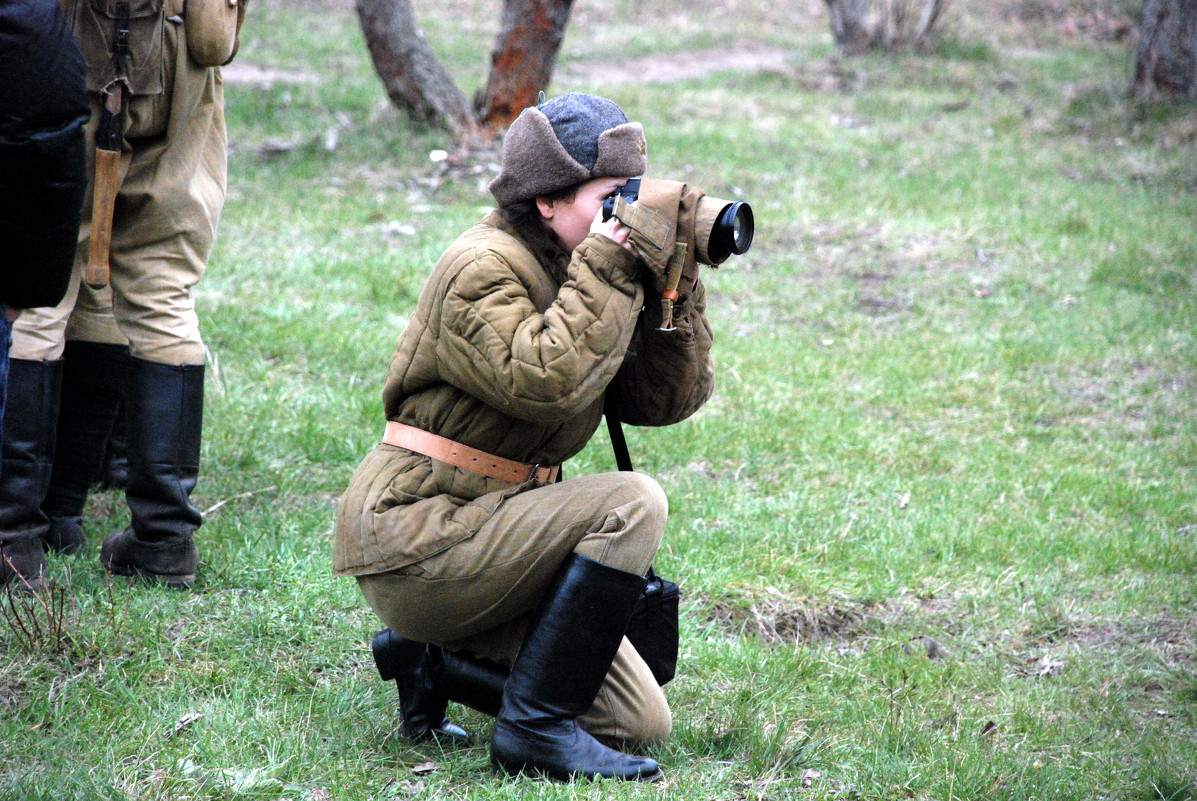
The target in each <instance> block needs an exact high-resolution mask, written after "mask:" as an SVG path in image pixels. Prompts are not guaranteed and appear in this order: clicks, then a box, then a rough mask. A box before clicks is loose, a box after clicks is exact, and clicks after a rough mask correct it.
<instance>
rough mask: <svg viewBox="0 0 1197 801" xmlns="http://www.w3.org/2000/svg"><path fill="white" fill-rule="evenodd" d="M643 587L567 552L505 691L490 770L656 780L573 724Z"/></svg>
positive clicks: (649, 762)
mask: <svg viewBox="0 0 1197 801" xmlns="http://www.w3.org/2000/svg"><path fill="white" fill-rule="evenodd" d="M644 583H645V578H644V576H638V575H635V574H634V573H626V572H624V571H622V570H617V569H615V568H613V567H608V566H607V565H604V564H601V563H599V562H596V561H594V560H593V559H588V558H587V557H585V556H582V555H580V554H576V553H575V554H570V556H569V558H568V559H567V560H566V561H565V564H564V566H563V567H562V569H561V571H560V572H559V573H558V575H557V578H556V580H555V582H554V584H553V585H552V586H551V587H550V589H549V591H548V594H547V595H546V597H545V601H544V602H543V604H542V605H541V607H540V609H539V610H538V611H537V613H536V615H535V617H534V619H533V621H532V625H531V628H530V629H529V631H528V635H527V637H526V638H525V639H524V643H523V647H522V648H521V649H520V652H519V656H517V657H516V660H515V664H514V665H512V668H511V675H510V676H508V678H507V683H506V685H505V686H504V690H503V702H502V705H501V706H500V708H499V715H498V719H497V720H496V721H495V732H494V738H493V739H492V740H491V746H490V759H491V764H492V765H493V766H494V767H495V768H497V769H499V770H501V771H503V772H504V773H507V774H520V773H526V774H530V775H536V776H544V777H547V778H550V779H557V780H559V781H574V780H577V779H595V778H614V779H630V780H636V781H654V780H656V779H658V778H660V777H661V776H662V773H661V768H660V766H659V765H658V764H657V762H656V761H655V760H653V759H650V758H648V757H638V756H632V755H630V754H625V753H622V752H620V751H616V750H615V749H613V748H608V747H607V746H605V745H603V744H602V743H600V742H599V741H598V740H596V739H595V738H594V737H592V736H591V735H590V734H588V733H587V732H586V731H584V730H583V729H582V728H581V727H579V726H578V724H577V722H576V720H575V719H576V718H577V717H579V716H580V715H582V714H584V713H585V712H586V711H587V710H588V709H590V707H591V704H593V702H594V699H595V697H596V696H597V695H598V692H599V690H600V689H601V688H602V684H603V680H604V679H605V678H606V676H607V671H608V670H609V669H610V667H611V662H612V661H613V660H614V659H615V653H616V651H618V649H619V645H620V642H621V641H622V640H623V635H624V632H625V631H626V630H627V627H628V621H629V619H630V618H631V614H632V607H633V606H634V605H635V603H636V599H637V598H638V597H639V596H640V593H641V592H642V591H643V589H644Z"/></svg>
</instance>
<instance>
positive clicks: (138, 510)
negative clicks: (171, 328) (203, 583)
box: [100, 357, 204, 589]
mask: <svg viewBox="0 0 1197 801" xmlns="http://www.w3.org/2000/svg"><path fill="white" fill-rule="evenodd" d="M203 399H204V367H203V365H183V366H174V365H168V364H159V363H157V362H149V361H145V360H144V359H138V358H136V357H130V359H129V380H128V385H127V394H126V396H125V435H126V438H127V440H126V445H127V447H128V458H129V484H128V486H127V487H126V489H125V501H126V502H127V503H128V505H129V512H130V515H131V517H132V521H131V525H130V526H129V528H127V529H125V530H124V531H119V532H117V533H115V534H110V535H109V536H108V537H106V538H105V539H104V543H103V545H102V546H101V548H100V562H101V563H102V564H103V565H104V568H105V569H106V570H107V571H108V572H109V573H114V574H116V575H120V576H141V577H143V578H145V579H148V580H150V581H154V582H157V583H160V584H165V585H166V586H168V587H173V588H175V589H187V588H189V587H191V586H192V585H193V584H194V583H195V578H196V570H197V567H198V565H199V551H198V550H197V549H196V547H195V538H194V535H195V530H196V529H197V528H199V526H200V523H202V522H203V521H202V518H201V516H200V512H199V510H198V509H196V508H195V507H194V506H193V505H192V504H191V500H190V499H191V491H192V490H193V489H195V484H196V480H197V479H198V477H199V455H200V434H201V429H202V423H203V405H204V404H203Z"/></svg>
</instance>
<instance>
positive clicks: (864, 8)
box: [824, 0, 950, 55]
mask: <svg viewBox="0 0 1197 801" xmlns="http://www.w3.org/2000/svg"><path fill="white" fill-rule="evenodd" d="M824 1H825V2H826V3H827V11H828V13H829V14H830V17H831V34H832V36H834V37H835V42H836V44H837V45H838V46H839V48H840V50H841V51H842V52H843V53H844V54H845V55H853V54H855V53H861V52H863V51H865V50H870V49H874V48H876V49H882V50H888V49H890V48H892V47H895V46H898V45H901V44H910V43H913V44H919V43H921V42H923V41H925V40H926V39H927V37H928V36H929V35H930V34H931V29H932V28H934V27H935V23H936V22H937V21H938V20H939V17H940V14H941V13H942V12H943V10H944V9H945V8H946V7H947V6H948V5H949V2H950V0H824Z"/></svg>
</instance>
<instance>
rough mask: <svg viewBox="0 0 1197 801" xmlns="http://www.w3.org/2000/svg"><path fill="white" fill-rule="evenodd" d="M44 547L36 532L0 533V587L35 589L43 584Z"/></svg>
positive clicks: (44, 570)
mask: <svg viewBox="0 0 1197 801" xmlns="http://www.w3.org/2000/svg"><path fill="white" fill-rule="evenodd" d="M46 581H47V579H46V549H45V547H44V546H43V545H42V540H41V537H39V536H38V535H37V533H36V532H33V531H27V532H25V533H24V534H0V587H8V588H9V589H12V590H30V591H37V590H39V589H41V588H42V585H43V584H45V583H46Z"/></svg>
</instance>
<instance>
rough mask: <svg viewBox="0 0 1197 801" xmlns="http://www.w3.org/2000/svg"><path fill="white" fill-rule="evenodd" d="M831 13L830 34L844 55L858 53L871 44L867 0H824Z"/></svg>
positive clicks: (871, 35)
mask: <svg viewBox="0 0 1197 801" xmlns="http://www.w3.org/2000/svg"><path fill="white" fill-rule="evenodd" d="M826 3H827V11H828V12H829V13H830V14H831V34H832V36H834V37H835V42H836V44H837V45H839V47H840V49H841V50H842V51H843V52H844V53H845V54H846V55H852V54H854V53H860V52H862V51H864V50H867V49H868V48H869V47H870V46H871V45H872V44H873V33H872V31H871V30H870V29H869V0H826Z"/></svg>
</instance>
